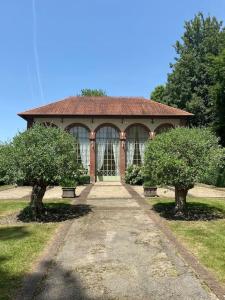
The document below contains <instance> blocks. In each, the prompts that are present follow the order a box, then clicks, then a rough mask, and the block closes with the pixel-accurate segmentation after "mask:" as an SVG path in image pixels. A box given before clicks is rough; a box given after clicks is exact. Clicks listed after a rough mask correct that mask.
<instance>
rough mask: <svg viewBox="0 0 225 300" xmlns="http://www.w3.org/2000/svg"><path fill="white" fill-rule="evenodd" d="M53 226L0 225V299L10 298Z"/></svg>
mask: <svg viewBox="0 0 225 300" xmlns="http://www.w3.org/2000/svg"><path fill="white" fill-rule="evenodd" d="M56 227H57V225H56V224H53V223H52V224H50V223H48V224H29V225H23V226H18V225H14V226H3V225H2V226H0V299H1V300H7V299H12V296H13V292H14V291H15V289H16V288H18V287H20V285H21V282H22V278H23V277H24V275H25V274H26V272H27V271H29V270H30V269H31V267H32V263H33V262H34V260H35V259H37V257H38V256H39V254H40V253H41V251H42V250H43V249H44V247H45V245H46V242H47V241H48V240H49V239H50V237H51V236H52V234H53V233H54V231H55V229H56Z"/></svg>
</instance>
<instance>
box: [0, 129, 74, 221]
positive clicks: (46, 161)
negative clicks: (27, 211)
mask: <svg viewBox="0 0 225 300" xmlns="http://www.w3.org/2000/svg"><path fill="white" fill-rule="evenodd" d="M5 147H6V148H7V150H8V151H0V169H1V168H2V169H4V170H5V166H7V172H6V173H7V176H8V177H9V178H10V180H11V181H12V182H17V181H20V180H21V181H26V182H28V183H29V184H30V185H32V186H33V191H32V196H31V203H30V205H31V208H32V210H33V212H34V215H36V216H37V215H39V214H41V213H42V212H43V204H42V199H43V196H44V193H45V191H46V187H47V186H48V185H50V184H54V183H56V182H60V181H61V180H62V179H63V178H64V177H69V178H71V177H72V176H73V175H75V172H76V169H77V166H76V151H75V143H74V138H73V137H72V136H71V135H70V134H69V133H67V132H65V131H63V130H62V129H59V128H55V127H46V126H44V125H41V124H35V125H34V126H33V127H32V128H30V129H28V130H27V131H25V132H22V133H19V134H18V135H16V136H15V137H14V138H13V140H12V142H11V143H9V144H8V145H5Z"/></svg>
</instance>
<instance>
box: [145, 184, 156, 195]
mask: <svg viewBox="0 0 225 300" xmlns="http://www.w3.org/2000/svg"><path fill="white" fill-rule="evenodd" d="M144 195H145V197H158V195H157V187H156V186H149V187H144Z"/></svg>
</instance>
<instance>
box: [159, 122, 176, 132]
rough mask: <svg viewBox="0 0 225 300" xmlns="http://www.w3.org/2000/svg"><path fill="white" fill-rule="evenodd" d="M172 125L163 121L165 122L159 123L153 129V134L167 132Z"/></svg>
mask: <svg viewBox="0 0 225 300" xmlns="http://www.w3.org/2000/svg"><path fill="white" fill-rule="evenodd" d="M173 128H174V127H173V125H172V124H169V123H165V124H161V125H159V126H158V127H157V128H156V129H155V134H160V133H163V132H167V131H169V130H171V129H173Z"/></svg>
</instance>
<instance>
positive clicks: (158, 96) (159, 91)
mask: <svg viewBox="0 0 225 300" xmlns="http://www.w3.org/2000/svg"><path fill="white" fill-rule="evenodd" d="M150 98H151V99H152V100H155V101H157V102H160V103H164V104H168V99H167V97H166V87H165V85H162V84H161V85H157V86H156V87H155V89H154V90H153V91H152V93H151V95H150Z"/></svg>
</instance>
